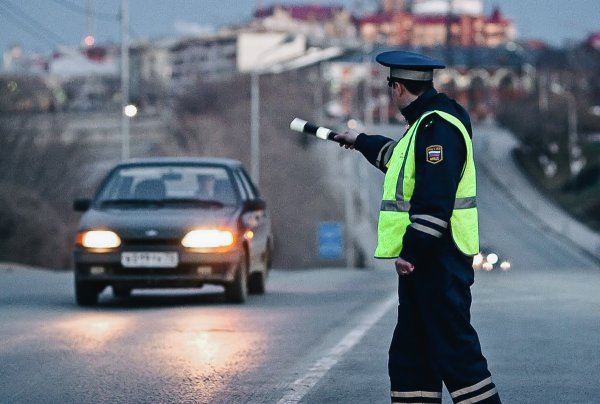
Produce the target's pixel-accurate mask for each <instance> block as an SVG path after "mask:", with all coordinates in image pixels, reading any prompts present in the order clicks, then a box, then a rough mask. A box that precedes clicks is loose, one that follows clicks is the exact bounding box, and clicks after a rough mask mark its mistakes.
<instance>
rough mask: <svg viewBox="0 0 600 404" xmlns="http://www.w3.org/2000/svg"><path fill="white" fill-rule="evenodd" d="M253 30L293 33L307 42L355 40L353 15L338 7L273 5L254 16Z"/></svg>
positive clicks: (259, 10) (257, 11) (259, 9)
mask: <svg viewBox="0 0 600 404" xmlns="http://www.w3.org/2000/svg"><path fill="white" fill-rule="evenodd" d="M251 27H252V28H253V29H255V30H263V31H275V32H293V33H298V34H303V35H305V36H306V37H307V38H309V39H310V40H320V41H323V40H327V39H336V38H337V39H354V38H355V37H356V26H355V24H354V18H353V16H352V13H351V12H350V11H348V10H346V9H345V8H344V7H341V6H321V5H274V6H270V7H260V8H258V9H257V10H256V12H255V13H254V21H253V22H252V24H251Z"/></svg>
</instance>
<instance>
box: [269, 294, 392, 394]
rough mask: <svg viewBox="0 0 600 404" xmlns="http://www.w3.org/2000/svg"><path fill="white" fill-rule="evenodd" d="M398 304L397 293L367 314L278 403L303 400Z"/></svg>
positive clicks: (290, 387)
mask: <svg viewBox="0 0 600 404" xmlns="http://www.w3.org/2000/svg"><path fill="white" fill-rule="evenodd" d="M397 304H398V295H397V293H394V294H392V295H391V296H390V297H389V298H387V299H386V300H385V301H383V302H382V303H380V304H378V305H377V306H375V307H374V308H372V309H371V310H369V311H367V312H365V313H364V314H363V315H362V317H361V318H360V320H359V321H358V325H357V326H356V328H354V329H353V330H352V331H350V332H349V333H348V334H346V336H345V337H344V338H342V340H341V341H340V342H339V343H338V344H337V345H335V346H334V347H333V348H331V349H330V350H329V352H328V353H327V354H326V355H325V356H323V357H322V358H321V359H319V360H318V361H316V362H315V363H314V365H313V366H312V367H311V368H310V369H309V370H308V372H306V374H304V376H302V377H301V378H299V379H298V380H296V381H295V382H293V383H292V384H290V385H289V386H288V388H287V390H288V392H287V393H286V394H285V395H284V396H283V397H282V398H281V400H279V401H278V404H296V403H298V402H299V401H300V400H302V398H303V397H304V396H305V395H306V394H307V393H308V392H309V391H310V389H312V388H313V387H314V386H315V384H317V383H318V382H319V380H321V379H322V378H323V376H325V374H326V373H327V372H328V371H329V369H331V368H332V367H333V366H335V365H336V364H337V363H338V362H339V361H340V359H342V357H343V356H344V354H345V353H346V352H348V351H349V350H350V349H352V347H354V345H356V344H357V343H358V342H359V341H360V340H361V339H362V337H363V336H364V335H365V334H366V333H367V331H369V329H370V328H371V327H373V325H375V323H377V321H379V319H380V318H381V317H383V315H384V314H385V313H387V312H388V310H390V309H391V308H392V307H393V306H394V305H397Z"/></svg>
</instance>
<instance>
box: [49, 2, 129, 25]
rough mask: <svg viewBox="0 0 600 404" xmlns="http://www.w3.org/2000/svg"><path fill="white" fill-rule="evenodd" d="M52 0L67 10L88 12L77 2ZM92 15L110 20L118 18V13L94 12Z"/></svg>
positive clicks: (81, 12) (83, 13)
mask: <svg viewBox="0 0 600 404" xmlns="http://www.w3.org/2000/svg"><path fill="white" fill-rule="evenodd" d="M52 1H53V2H55V3H56V4H59V5H61V6H63V7H64V8H66V9H68V10H71V11H73V12H75V13H78V14H82V15H87V14H88V11H87V9H85V8H84V7H81V6H79V5H77V4H73V3H71V2H69V1H67V0H52ZM94 16H95V17H96V18H97V19H99V20H104V21H111V22H115V21H117V20H118V19H119V15H118V14H109V13H99V12H94Z"/></svg>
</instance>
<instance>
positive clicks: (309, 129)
mask: <svg viewBox="0 0 600 404" xmlns="http://www.w3.org/2000/svg"><path fill="white" fill-rule="evenodd" d="M290 129H291V130H293V131H296V132H301V133H306V134H309V135H313V136H316V137H318V138H319V139H323V140H331V141H334V142H336V143H340V144H346V142H344V141H341V140H335V139H334V137H335V135H337V133H336V132H334V131H332V130H331V129H327V128H325V127H323V126H317V125H315V124H312V123H310V122H307V121H305V120H304V119H300V118H294V120H293V121H292V122H291V123H290Z"/></svg>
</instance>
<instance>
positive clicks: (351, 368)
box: [0, 134, 600, 404]
mask: <svg viewBox="0 0 600 404" xmlns="http://www.w3.org/2000/svg"><path fill="white" fill-rule="evenodd" d="M483 136H484V137H485V136H486V134H483ZM482 154H483V155H480V158H485V153H482ZM498 169H501V167H498ZM372 175H374V176H377V178H380V176H379V174H378V173H375V171H374V170H373V171H372ZM478 185H479V207H480V214H481V226H480V227H481V233H482V245H483V247H484V250H485V251H494V252H497V253H498V255H500V257H501V258H502V259H508V260H510V261H511V263H512V268H511V270H510V271H508V272H502V271H499V270H498V269H495V270H492V271H491V272H485V271H478V272H477V274H476V282H475V286H474V287H473V296H474V303H473V308H472V314H473V322H474V324H475V327H476V328H477V329H478V331H479V334H480V338H481V342H482V347H483V350H484V354H485V355H486V357H487V358H488V361H489V363H490V368H491V371H492V373H493V377H494V381H495V382H496V384H497V385H498V388H499V391H500V393H501V395H502V397H503V400H504V402H505V403H590V404H591V403H598V402H600V386H598V381H597V375H598V374H600V294H599V293H598V288H599V285H600V267H599V265H598V263H596V262H594V261H592V260H591V259H589V258H588V257H587V256H586V255H584V254H583V253H581V252H580V251H578V250H577V249H576V248H575V247H574V246H573V245H572V243H569V242H567V241H566V240H563V239H561V238H560V237H559V236H557V235H555V234H553V233H551V232H549V231H548V230H547V229H546V228H545V227H543V226H541V225H540V224H539V223H537V222H535V221H534V220H533V219H531V218H530V217H529V216H528V215H527V214H525V213H524V212H523V210H522V209H521V208H520V207H519V206H521V205H517V204H515V203H514V201H513V199H511V198H510V197H509V196H508V195H507V192H506V190H505V189H502V188H499V187H498V185H497V184H496V183H495V182H494V181H491V180H490V178H489V177H488V176H487V175H486V173H485V172H484V171H483V170H480V172H479V183H478ZM521 202H523V201H521ZM71 283H72V275H71V274H68V273H58V274H57V273H50V272H46V271H35V270H33V271H32V270H12V271H7V270H0V285H2V293H1V294H0V325H1V326H0V364H1V365H0V366H1V368H0V369H1V370H0V402H1V403H72V402H73V403H97V402H111V403H112V402H128V403H129V402H133V403H150V402H152V403H157V402H161V403H166V402H186V403H278V402H290V403H291V402H303V403H340V402H345V403H385V402H389V399H388V390H389V386H388V382H387V370H386V357H387V345H388V343H389V340H390V337H391V333H392V330H393V327H394V321H395V320H394V319H395V309H394V306H395V301H394V293H395V275H394V273H393V272H392V271H391V270H390V268H389V266H386V265H382V268H378V269H370V270H358V269H323V268H322V269H312V270H311V269H307V270H297V271H282V270H274V272H273V273H272V276H271V278H270V283H269V288H268V293H267V294H266V295H265V296H253V297H252V298H251V299H250V300H249V302H248V303H247V304H246V305H243V306H237V305H230V304H226V303H224V302H223V300H222V297H221V295H220V289H218V288H216V287H215V288H209V287H206V288H205V289H202V290H201V291H199V292H197V291H190V290H185V291H182V292H179V293H174V292H143V293H137V292H136V293H134V296H133V298H132V299H131V300H126V301H120V300H116V299H113V298H112V297H111V296H110V294H109V293H105V294H103V295H102V297H101V304H100V305H99V306H98V307H95V308H92V309H82V308H79V307H77V306H75V304H74V300H73V291H72V285H71ZM445 400H446V401H445V402H450V401H449V399H448V397H447V395H445Z"/></svg>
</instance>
